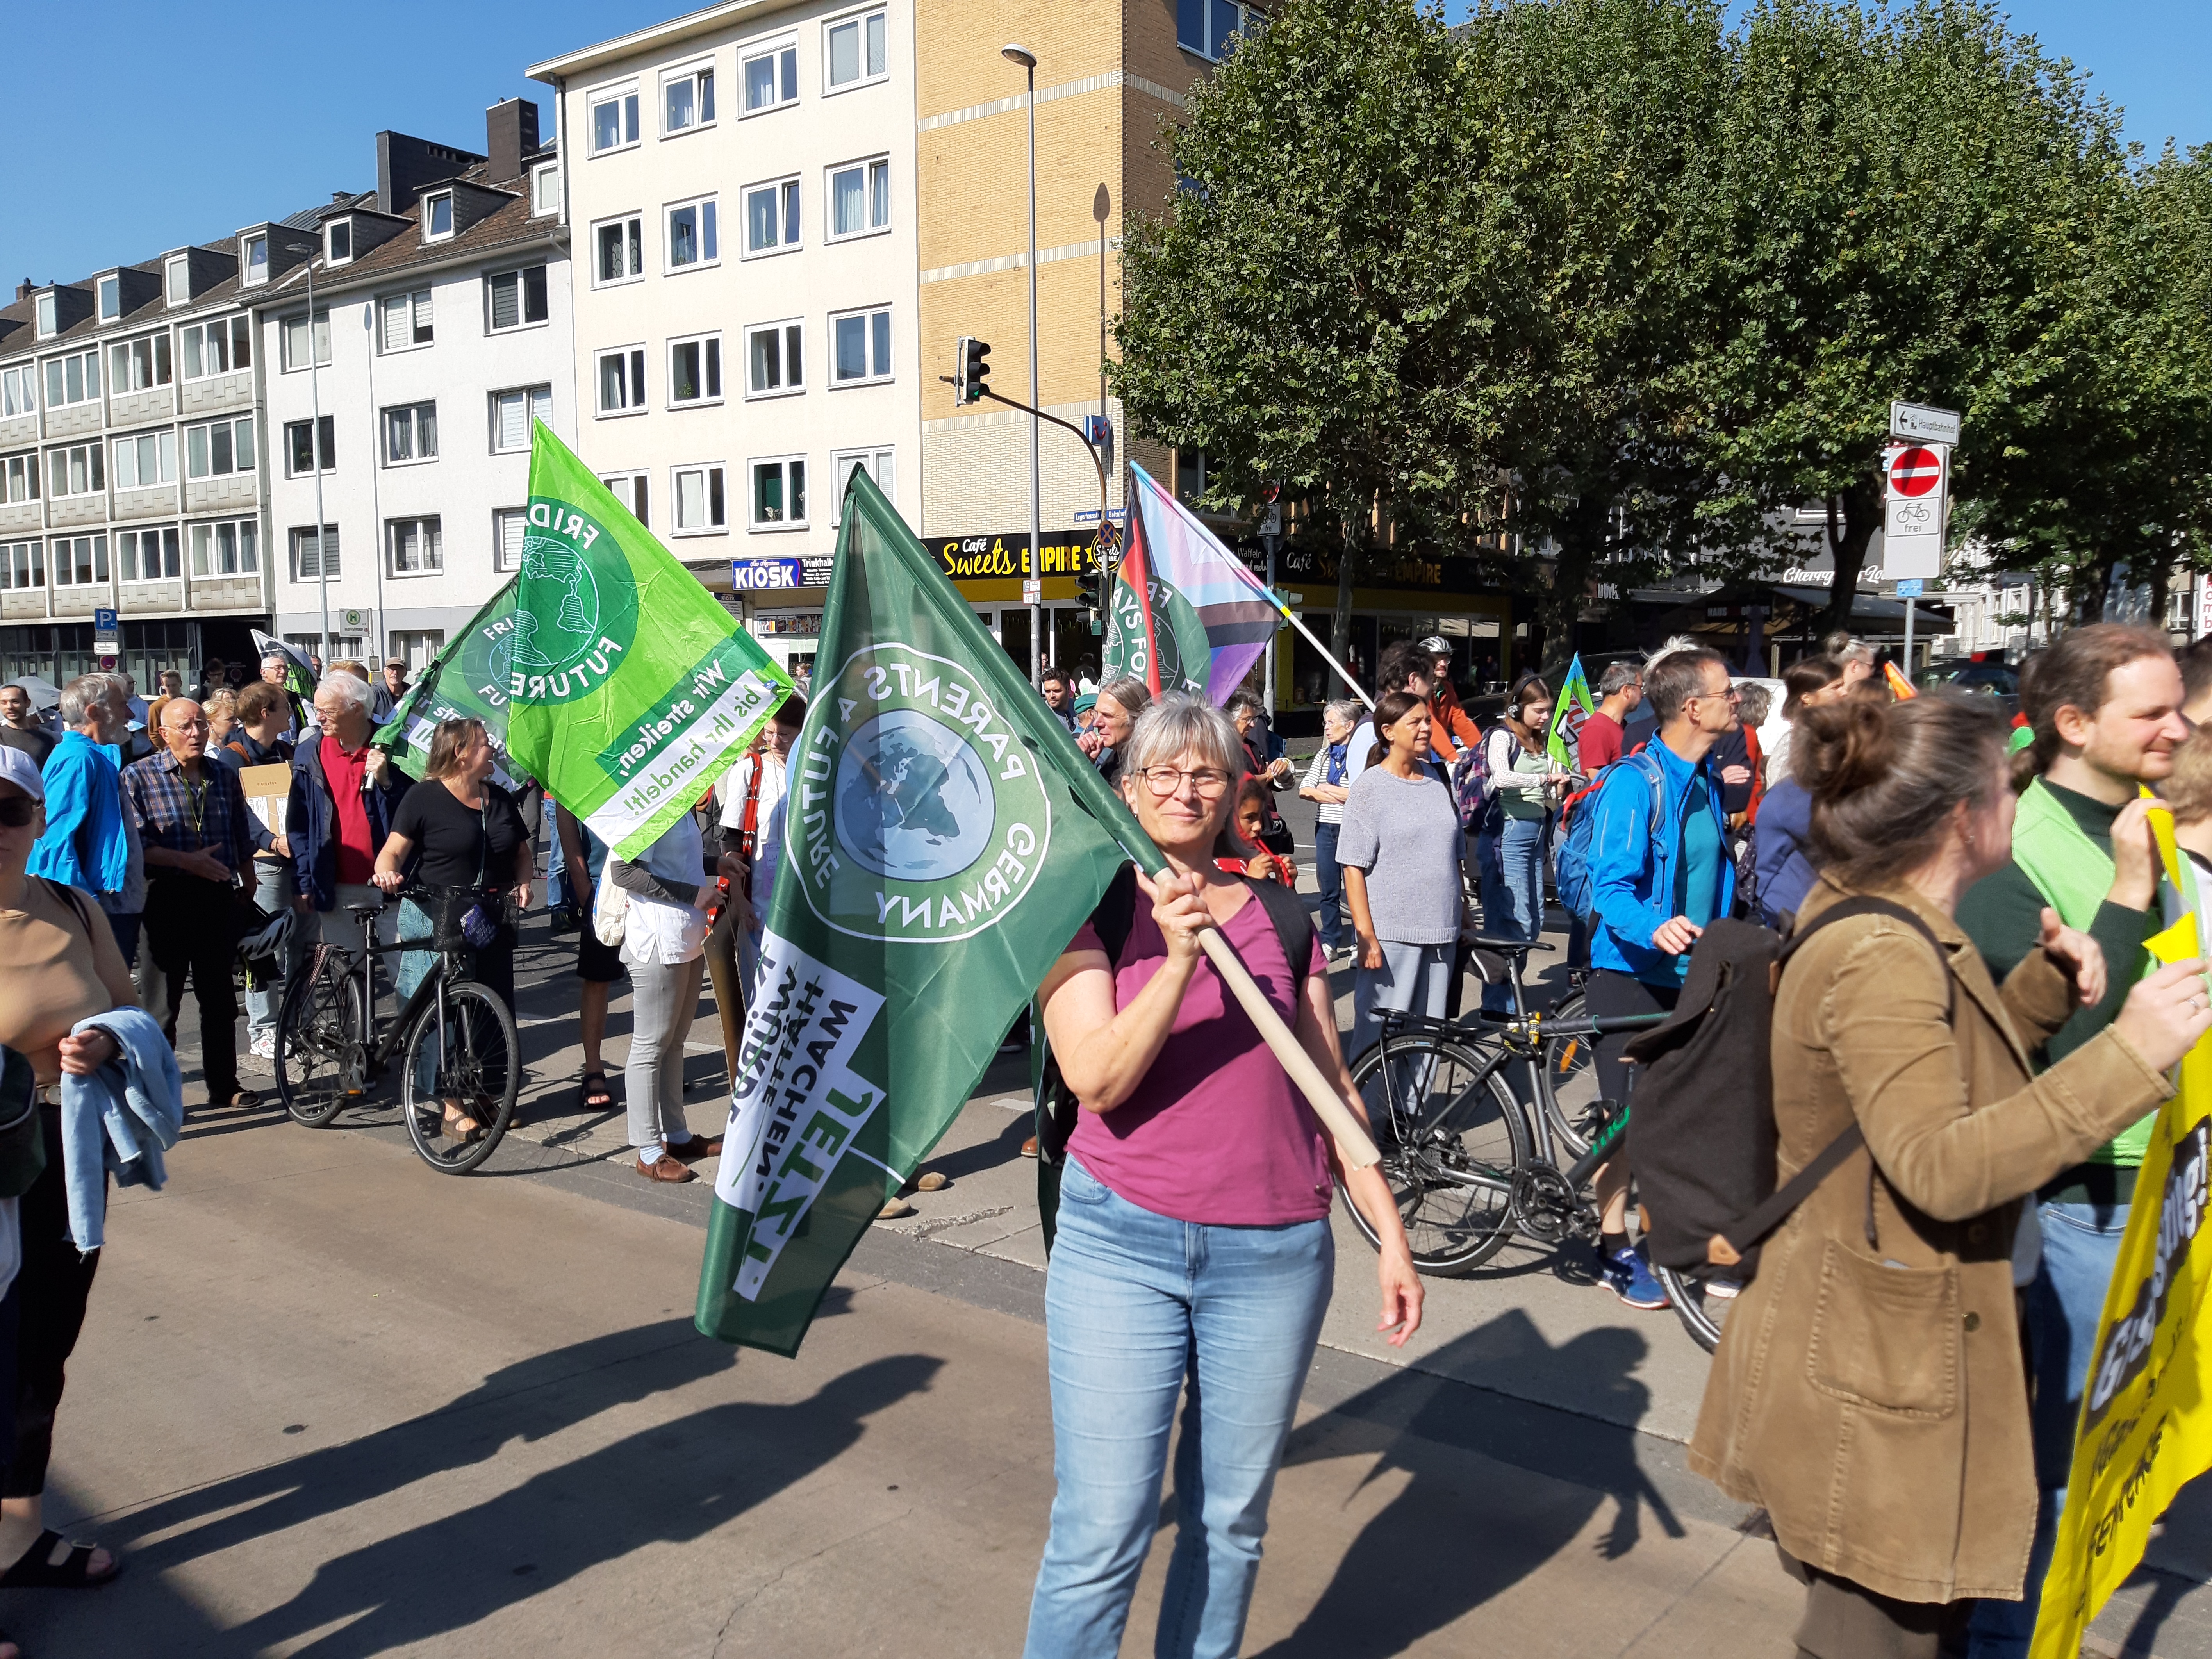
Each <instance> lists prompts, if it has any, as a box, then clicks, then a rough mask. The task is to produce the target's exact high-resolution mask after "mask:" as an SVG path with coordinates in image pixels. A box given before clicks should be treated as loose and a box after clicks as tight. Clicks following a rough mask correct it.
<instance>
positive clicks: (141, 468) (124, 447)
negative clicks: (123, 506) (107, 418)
mask: <svg viewBox="0 0 2212 1659" xmlns="http://www.w3.org/2000/svg"><path fill="white" fill-rule="evenodd" d="M252 424H253V423H252V422H251V421H248V422H246V425H247V427H248V428H251V427H252ZM193 430H194V431H196V432H197V431H201V430H204V428H197V427H195V428H193ZM176 481H177V435H176V434H175V433H173V432H142V433H140V434H139V435H137V437H135V438H118V439H117V440H116V441H115V487H116V488H117V489H151V488H153V487H154V486H155V485H156V484H165V483H176Z"/></svg>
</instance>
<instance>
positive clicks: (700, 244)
mask: <svg viewBox="0 0 2212 1659" xmlns="http://www.w3.org/2000/svg"><path fill="white" fill-rule="evenodd" d="M721 257H722V249H721V243H720V239H719V238H718V237H717V236H716V234H715V230H714V197H711V196H707V197H701V198H700V199H699V200H698V201H696V202H678V203H677V204H675V205H674V206H672V207H671V208H670V209H669V210H668V268H669V269H670V270H682V269H684V267H685V266H687V265H699V264H708V265H710V264H714V261H716V260H717V259H719V258H721Z"/></svg>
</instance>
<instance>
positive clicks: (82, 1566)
mask: <svg viewBox="0 0 2212 1659" xmlns="http://www.w3.org/2000/svg"><path fill="white" fill-rule="evenodd" d="M61 1541H62V1535H61V1534H59V1533H58V1532H56V1531H55V1530H54V1529H53V1528H52V1527H49V1528H46V1530H45V1531H44V1532H42V1533H40V1534H39V1539H38V1541H37V1542H36V1543H34V1544H33V1545H32V1546H31V1547H30V1548H28V1549H27V1550H25V1551H24V1552H23V1553H22V1554H21V1556H19V1557H18V1558H17V1559H16V1561H15V1565H14V1566H12V1567H10V1568H9V1569H8V1571H5V1572H0V1589H99V1588H100V1586H101V1585H102V1584H105V1583H107V1582H108V1581H109V1580H110V1579H112V1578H113V1577H115V1576H116V1575H117V1574H118V1573H119V1572H121V1571H123V1558H122V1557H121V1556H119V1555H118V1556H114V1557H112V1564H111V1565H109V1567H108V1569H107V1571H106V1572H103V1573H98V1574H95V1573H94V1572H93V1571H92V1569H91V1565H90V1564H91V1561H92V1557H93V1553H94V1551H95V1550H98V1549H99V1548H100V1546H99V1545H98V1544H86V1543H80V1542H78V1541H75V1540H71V1541H70V1547H69V1553H68V1554H67V1555H65V1556H64V1557H63V1558H62V1559H61V1561H60V1563H59V1564H58V1565H57V1564H56V1563H54V1562H52V1561H50V1560H48V1559H46V1558H47V1557H49V1556H51V1555H52V1553H54V1546H55V1545H57V1544H58V1543H60V1542H61ZM5 1639H6V1638H0V1640H5Z"/></svg>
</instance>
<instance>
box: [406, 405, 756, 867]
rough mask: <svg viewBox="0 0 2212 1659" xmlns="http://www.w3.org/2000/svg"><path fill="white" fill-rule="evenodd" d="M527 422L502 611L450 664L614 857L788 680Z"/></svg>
mask: <svg viewBox="0 0 2212 1659" xmlns="http://www.w3.org/2000/svg"><path fill="white" fill-rule="evenodd" d="M532 424H533V425H534V426H535V427H536V435H535V436H534V438H533V440H532V444H531V449H530V513H529V527H528V528H527V529H526V531H525V532H524V533H523V539H522V568H521V569H520V571H519V572H518V573H517V574H516V575H515V579H514V585H513V595H514V598H513V605H512V607H511V608H510V609H509V610H507V611H506V612H505V613H504V614H500V613H499V612H498V604H499V602H498V601H497V600H494V602H493V604H492V605H491V606H488V607H487V608H486V611H485V612H483V613H479V617H478V621H479V622H481V623H483V626H481V627H478V626H476V625H475V624H471V631H470V633H469V634H468V635H464V640H463V643H464V645H465V648H466V649H468V650H473V651H474V652H476V653H477V656H476V657H475V658H471V657H468V656H466V655H465V656H464V658H463V659H462V664H461V666H463V667H464V668H465V669H466V670H468V671H467V672H466V673H465V681H466V684H468V685H469V686H471V687H483V688H484V690H483V698H484V700H485V701H486V702H488V703H494V702H495V703H498V704H501V705H502V706H503V707H504V708H505V709H506V711H507V752H508V753H509V754H510V755H512V756H513V759H514V763H515V764H516V765H517V766H518V767H520V769H522V770H523V771H525V772H526V773H527V774H529V775H531V776H532V777H534V778H536V779H538V781H540V782H542V783H543V784H544V786H545V792H546V793H548V794H550V795H551V796H552V797H553V799H556V800H557V801H559V802H560V803H561V804H562V805H563V806H566V807H567V808H568V810H569V811H572V812H574V814H575V815H576V816H577V817H580V818H581V819H583V820H584V822H585V823H588V824H590V825H591V827H592V834H594V835H596V836H599V839H600V840H601V841H603V842H605V843H606V844H607V845H608V846H609V847H611V848H613V849H614V853H615V855H616V856H617V857H618V858H624V859H635V858H636V857H637V856H638V855H639V854H641V853H643V852H644V851H645V849H646V848H648V847H650V846H651V845H653V842H656V841H658V840H659V838H660V836H661V835H662V834H663V832H665V830H666V829H667V828H668V826H669V825H670V824H671V823H675V821H676V820H677V819H678V818H679V817H683V815H684V813H685V812H687V811H690V807H691V804H692V803H693V802H694V801H696V800H697V799H699V797H700V796H701V795H702V793H705V791H706V787H707V785H708V782H709V781H712V780H713V778H714V775H715V774H716V773H717V772H718V771H720V769H721V768H722V765H723V763H725V761H726V758H727V757H731V756H732V755H734V754H735V753H736V752H737V751H738V750H740V749H742V748H744V745H745V744H748V743H750V742H751V741H752V738H753V735H754V733H756V732H758V731H759V730H760V729H761V727H762V726H764V725H766V724H767V723H768V718H769V715H770V714H774V713H775V710H776V709H777V708H779V707H780V706H781V704H782V702H783V700H784V699H785V698H786V697H787V696H789V695H790V694H791V690H792V684H791V681H790V678H788V677H787V675H786V674H785V673H784V671H783V670H782V669H781V668H780V667H778V666H777V665H776V664H775V662H774V661H773V660H772V659H770V658H769V655H768V653H766V652H764V651H763V650H762V649H761V648H760V647H759V646H758V645H757V644H756V643H754V641H753V639H752V636H751V635H749V634H747V633H745V632H744V631H743V630H742V629H739V628H738V624H737V621H736V619H735V618H734V617H732V616H731V615H730V613H729V612H728V611H725V610H724V609H723V608H722V607H721V605H720V604H718V603H717V602H716V601H715V599H714V596H713V595H712V594H710V593H708V592H707V590H706V589H705V588H703V587H702V586H699V581H698V578H696V576H694V575H692V574H691V573H690V571H688V570H686V569H685V568H684V567H683V566H682V565H681V564H679V563H678V562H676V560H675V559H674V558H673V557H671V556H670V554H669V552H668V550H666V549H665V548H664V547H662V546H661V544H659V542H657V541H655V540H654V539H653V535H652V532H649V531H647V529H646V527H645V526H643V525H641V524H640V523H638V521H637V520H636V519H635V518H634V517H632V516H631V515H630V513H629V511H628V509H626V508H625V507H623V504H622V503H621V502H620V501H617V500H616V499H615V497H614V493H613V492H612V491H611V490H610V489H608V488H607V487H606V486H605V484H603V483H600V482H599V480H598V479H597V478H595V477H592V474H591V472H590V471H588V470H587V469H586V467H585V465H584V464H583V463H582V462H581V461H580V460H578V459H576V457H575V455H574V453H572V452H571V451H570V450H569V448H568V446H567V445H566V444H564V443H562V441H560V440H559V439H558V438H556V437H555V436H554V435H552V433H551V432H550V431H549V430H547V429H546V426H545V423H544V422H543V421H538V422H533V423H532ZM441 678H450V676H446V677H441ZM471 712H473V711H471Z"/></svg>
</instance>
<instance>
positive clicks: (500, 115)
mask: <svg viewBox="0 0 2212 1659" xmlns="http://www.w3.org/2000/svg"><path fill="white" fill-rule="evenodd" d="M537 148H538V106H537V105H535V104H533V103H530V102H528V101H526V100H523V99H520V98H502V99H501V100H499V102H497V103H496V104H494V105H493V106H491V107H490V108H489V109H488V110H486V111H485V112H484V154H485V155H486V157H487V158H488V159H487V161H486V165H485V167H484V182H485V183H486V184H489V185H499V184H505V183H506V182H507V181H508V180H509V179H520V177H522V158H523V157H524V156H526V155H530V154H531V153H532V151H534V150H535V149H537Z"/></svg>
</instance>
